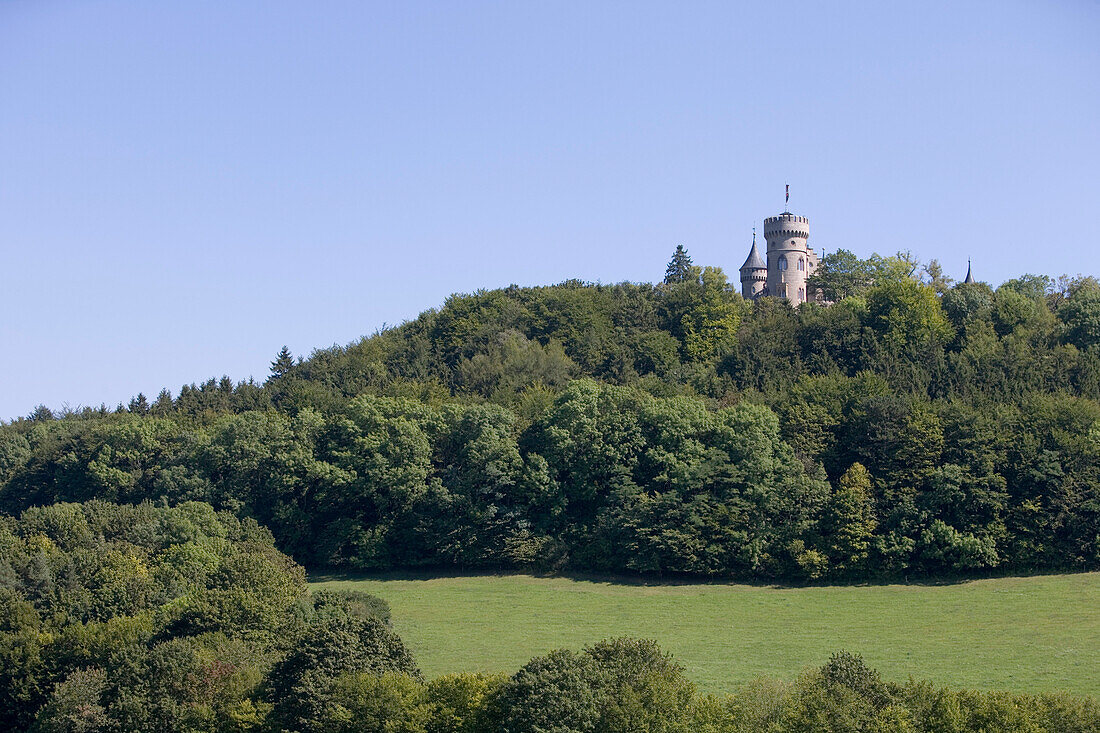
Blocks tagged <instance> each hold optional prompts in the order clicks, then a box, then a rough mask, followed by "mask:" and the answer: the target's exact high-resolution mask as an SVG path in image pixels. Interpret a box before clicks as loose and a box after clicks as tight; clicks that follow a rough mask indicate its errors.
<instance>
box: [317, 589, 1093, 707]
mask: <svg viewBox="0 0 1100 733" xmlns="http://www.w3.org/2000/svg"><path fill="white" fill-rule="evenodd" d="M312 586H313V588H314V589H320V588H356V589H360V590H365V591H367V592H369V593H373V594H375V595H378V596H381V597H383V598H385V599H386V600H387V601H389V603H390V605H391V606H392V607H393V615H394V625H395V626H396V628H397V630H398V631H399V632H400V634H401V636H402V637H403V638H404V639H405V641H406V643H408V644H409V645H410V646H411V647H412V650H413V652H414V653H415V654H416V657H417V660H418V661H419V662H420V665H421V668H422V669H423V670H424V672H425V674H427V675H428V676H429V677H432V676H436V675H440V674H443V673H446V672H458V671H500V672H512V671H515V670H516V669H517V668H519V667H520V666H521V665H522V664H523V663H525V662H526V661H527V660H528V659H530V658H531V657H533V656H536V655H538V654H542V653H544V652H547V651H549V650H550V649H555V648H559V647H569V648H573V649H579V648H581V647H582V646H584V645H585V644H588V643H591V642H594V641H597V640H599V639H602V638H606V637H612V636H638V637H647V638H653V639H657V640H658V641H659V642H660V644H661V646H662V647H663V648H664V649H666V650H667V651H670V652H672V653H673V654H674V655H675V656H676V658H677V659H678V660H679V661H680V662H681V663H682V664H683V665H684V666H685V667H686V668H687V670H688V675H689V676H690V677H691V678H692V679H693V680H694V681H695V682H696V683H697V684H698V686H699V688H700V689H701V690H703V691H705V692H714V693H721V692H726V691H731V690H733V689H734V688H736V687H737V685H739V684H740V683H742V682H745V681H746V680H749V679H751V678H753V677H755V676H759V675H766V676H773V677H783V678H786V679H793V678H794V677H795V675H796V674H797V673H798V671H799V670H800V669H803V668H805V667H810V666H819V665H820V664H822V663H823V662H824V661H825V660H826V659H827V658H828V656H829V654H830V653H832V652H834V651H836V650H839V649H847V650H849V651H854V652H859V653H860V654H862V655H863V656H864V658H865V659H866V660H867V661H868V663H870V664H871V665H872V666H874V667H877V668H878V669H879V670H880V671H881V672H882V674H883V676H884V677H886V678H887V679H893V680H899V681H903V680H905V679H906V678H907V677H908V676H909V675H912V676H914V677H917V678H924V679H930V680H933V681H934V682H936V683H938V684H943V685H952V686H964V687H976V688H1000V689H1007V690H1016V691H1023V692H1042V691H1050V690H1065V691H1068V692H1074V693H1079V694H1088V695H1093V696H1096V695H1100V573H1088V574H1080V575H1049V576H1040V577H1030V578H1002V579H994V580H978V581H972V582H967V583H958V584H952V585H924V586H921V585H886V586H842V587H819V588H769V587H760V586H749V585H732V584H728V585H727V584H690V585H677V584H670V585H639V584H630V583H611V582H596V581H587V580H572V579H568V578H538V577H532V576H528V575H507V576H466V577H432V578H423V579H409V578H408V577H403V578H401V579H385V578H340V577H324V578H316V579H315V580H314V582H313V583H312Z"/></svg>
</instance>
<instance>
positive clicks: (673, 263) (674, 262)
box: [665, 244, 691, 283]
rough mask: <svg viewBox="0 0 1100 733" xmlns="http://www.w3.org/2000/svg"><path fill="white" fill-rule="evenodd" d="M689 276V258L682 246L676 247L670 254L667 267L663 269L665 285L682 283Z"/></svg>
mask: <svg viewBox="0 0 1100 733" xmlns="http://www.w3.org/2000/svg"><path fill="white" fill-rule="evenodd" d="M690 276H691V257H690V256H689V255H688V253H687V250H686V249H684V245H682V244H678V245H676V251H675V252H673V253H672V259H671V260H669V263H668V267H667V268H666V269H665V282H666V283H682V282H684V281H685V280H687V279H688V278H689V277H690Z"/></svg>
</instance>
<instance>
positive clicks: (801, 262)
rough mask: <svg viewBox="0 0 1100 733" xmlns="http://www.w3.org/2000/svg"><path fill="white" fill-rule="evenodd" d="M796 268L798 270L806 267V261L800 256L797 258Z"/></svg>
mask: <svg viewBox="0 0 1100 733" xmlns="http://www.w3.org/2000/svg"><path fill="white" fill-rule="evenodd" d="M798 269H799V271H800V272H801V271H803V270H805V269H806V261H805V260H804V259H802V258H801V257H799V258H798Z"/></svg>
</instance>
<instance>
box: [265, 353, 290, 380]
mask: <svg viewBox="0 0 1100 733" xmlns="http://www.w3.org/2000/svg"><path fill="white" fill-rule="evenodd" d="M293 366H294V356H293V355H292V354H291V353H290V349H288V348H287V347H286V346H284V347H283V348H282V350H281V351H280V352H279V355H278V356H276V357H275V361H273V362H271V378H272V379H278V378H279V377H283V376H286V374H287V372H289V371H290V370H291V368H292V367H293Z"/></svg>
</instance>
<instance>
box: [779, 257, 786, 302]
mask: <svg viewBox="0 0 1100 733" xmlns="http://www.w3.org/2000/svg"><path fill="white" fill-rule="evenodd" d="M779 269H780V270H786V269H787V255H779ZM784 295H786V293H784Z"/></svg>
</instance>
